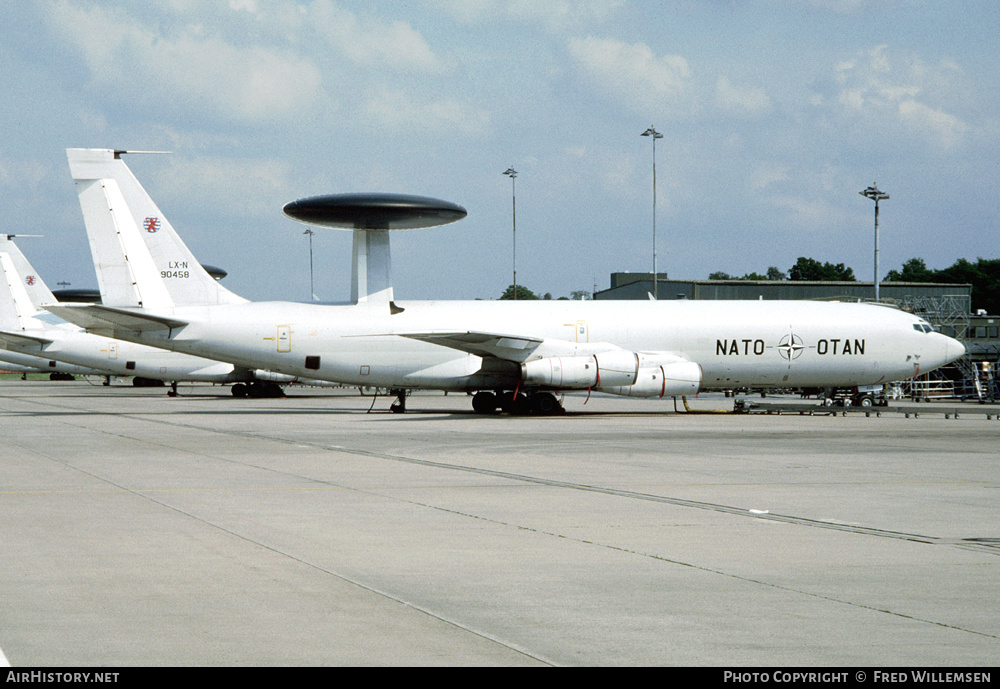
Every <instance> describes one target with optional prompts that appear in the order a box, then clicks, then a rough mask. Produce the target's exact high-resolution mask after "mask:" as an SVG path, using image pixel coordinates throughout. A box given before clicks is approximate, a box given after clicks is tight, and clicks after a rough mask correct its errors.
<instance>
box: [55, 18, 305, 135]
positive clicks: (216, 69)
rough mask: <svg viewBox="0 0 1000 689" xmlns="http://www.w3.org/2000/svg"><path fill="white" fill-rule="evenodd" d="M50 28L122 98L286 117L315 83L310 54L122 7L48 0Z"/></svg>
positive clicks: (233, 113) (237, 115)
mask: <svg viewBox="0 0 1000 689" xmlns="http://www.w3.org/2000/svg"><path fill="white" fill-rule="evenodd" d="M50 19H51V22H52V24H53V25H54V26H55V28H56V29H57V30H58V31H59V32H60V33H61V34H62V35H63V36H64V37H65V38H66V39H68V40H69V41H70V42H72V43H73V44H75V45H76V46H77V47H78V48H79V49H80V51H81V52H82V54H83V58H84V60H85V62H86V64H87V67H88V68H89V69H90V71H91V74H92V75H93V79H94V82H95V83H98V84H101V85H104V86H108V87H111V88H112V90H113V92H114V93H116V94H123V96H124V97H125V98H129V97H131V98H135V99H142V98H148V99H150V100H151V101H152V102H151V104H150V107H163V106H164V105H165V104H168V103H178V104H182V105H183V106H184V107H187V108H190V107H195V108H204V109H208V110H212V111H215V112H216V113H223V114H225V115H226V116H228V117H234V118H236V119H246V120H261V119H266V118H273V117H290V116H293V115H294V114H295V113H296V112H298V111H300V109H301V108H302V106H303V104H309V103H312V102H313V101H315V100H316V98H317V97H318V95H319V93H320V90H321V88H320V87H321V78H320V73H319V70H318V69H317V68H316V66H315V65H314V64H312V63H311V62H310V61H308V60H306V59H303V58H300V57H298V56H296V55H293V54H290V53H287V52H282V51H278V50H275V49H272V48H267V47H261V46H251V47H239V46H236V45H233V44H231V43H229V42H227V41H225V40H223V39H222V38H219V37H216V36H212V35H208V34H207V32H206V31H205V29H204V27H203V26H202V25H197V24H192V25H188V26H186V27H184V28H183V29H179V30H175V31H173V32H172V33H169V34H164V33H158V32H157V31H155V30H154V29H151V28H148V27H146V26H144V25H142V24H140V23H138V22H136V21H134V20H132V19H131V18H130V17H129V16H128V15H126V14H124V13H120V12H114V11H111V10H105V9H104V8H103V7H101V6H90V5H79V4H77V3H74V2H71V1H69V0H64V1H62V2H57V3H54V4H53V5H52V7H51V12H50Z"/></svg>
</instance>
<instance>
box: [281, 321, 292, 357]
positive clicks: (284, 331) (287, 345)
mask: <svg viewBox="0 0 1000 689" xmlns="http://www.w3.org/2000/svg"><path fill="white" fill-rule="evenodd" d="M278 351H279V352H290V351H292V327H291V326H290V325H279V326H278Z"/></svg>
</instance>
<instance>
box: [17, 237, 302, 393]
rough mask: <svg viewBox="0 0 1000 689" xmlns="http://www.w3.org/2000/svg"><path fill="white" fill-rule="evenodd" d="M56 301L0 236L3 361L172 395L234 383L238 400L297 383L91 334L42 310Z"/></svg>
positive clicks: (21, 256)
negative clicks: (114, 379)
mask: <svg viewBox="0 0 1000 689" xmlns="http://www.w3.org/2000/svg"><path fill="white" fill-rule="evenodd" d="M54 302H55V298H54V297H53V295H52V292H50V291H49V288H48V286H47V285H46V284H45V282H44V280H42V278H41V277H40V276H39V275H38V273H37V272H36V271H35V270H34V268H32V266H31V264H30V263H29V262H28V259H27V258H26V257H25V256H24V254H23V253H22V252H21V250H20V249H19V248H18V246H17V245H16V244H15V243H14V241H13V235H6V234H3V235H0V349H3V350H6V351H3V352H0V358H2V359H8V358H12V357H20V358H18V362H24V361H30V360H31V359H32V358H35V357H37V360H38V361H39V364H40V366H42V367H44V366H45V365H46V364H48V369H49V370H57V371H59V372H64V373H78V374H81V373H82V374H84V375H103V376H132V377H133V383H134V384H135V385H140V386H141V385H149V384H152V383H153V382H155V383H156V384H162V382H170V383H171V391H170V394H171V395H175V394H176V393H177V383H178V381H200V382H211V383H220V384H226V383H233V384H234V388H235V394H237V395H238V394H240V392H241V390H249V389H250V386H255V385H256V386H259V387H264V388H266V389H267V390H270V391H271V394H276V393H275V392H274V391H273V388H271V387H269V386H272V385H274V383H273V382H271V381H272V380H274V379H275V378H277V379H279V380H281V381H282V382H289V381H290V380H291V377H290V376H279V377H275V376H273V375H272V374H271V373H270V372H266V371H258V372H254V371H250V370H248V369H239V368H237V367H235V366H233V364H230V363H227V362H221V361H212V360H210V359H205V358H203V357H198V356H192V355H191V354H185V353H183V352H174V351H169V350H164V349H158V348H155V347H150V346H148V345H144V344H136V343H133V342H129V341H125V340H118V339H114V338H111V337H101V336H99V335H95V334H91V333H88V332H85V331H84V330H82V329H81V328H80V327H78V326H75V325H73V324H71V323H67V322H66V321H64V320H63V319H61V318H59V317H58V316H56V315H54V314H51V313H48V312H46V311H45V310H43V309H41V308H40V305H41V304H52V303H54ZM25 357H28V358H25ZM55 362H58V363H59V364H60V365H56V364H55ZM161 381H162V382H161ZM262 381H265V382H262ZM235 386H242V388H237V387H235Z"/></svg>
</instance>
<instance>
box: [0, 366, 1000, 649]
mask: <svg viewBox="0 0 1000 689" xmlns="http://www.w3.org/2000/svg"><path fill="white" fill-rule="evenodd" d="M180 393H181V394H180V396H178V397H176V398H169V397H168V396H167V395H166V391H165V390H163V389H135V388H132V387H129V386H126V385H122V384H119V385H115V386H111V387H101V386H93V385H90V384H88V383H87V382H71V383H52V382H30V381H29V382H21V381H10V380H6V381H2V382H0V600H2V603H0V659H2V658H3V656H6V658H7V659H8V661H9V662H10V664H11V665H12V666H14V667H17V666H112V667H114V666H133V665H142V666H146V665H165V666H192V665H198V666H202V665H220V666H265V665H278V666H288V665H477V666H483V665H497V666H506V665H695V666H740V667H742V666H855V665H862V666H883V667H886V666H893V667H895V666H977V667H989V666H993V665H995V664H996V660H997V658H998V657H1000V596H998V594H997V582H998V581H1000V510H998V509H997V498H998V488H1000V456H998V455H1000V453H998V450H997V448H998V447H1000V422H998V421H997V420H996V419H997V417H996V415H995V412H996V410H995V409H994V415H993V416H992V419H991V420H987V417H986V416H985V415H984V414H982V413H980V412H982V411H983V410H984V409H985V408H983V407H980V406H979V405H975V404H970V403H966V404H965V405H964V406H962V409H963V413H962V414H961V415H960V417H959V418H957V419H956V418H954V416H951V417H949V418H945V416H944V414H942V413H935V412H934V410H935V405H933V404H931V405H928V404H923V405H920V407H919V408H920V410H921V412H922V413H921V414H920V416H919V418H913V417H911V418H905V417H904V416H903V415H902V414H883V415H882V416H881V417H875V416H874V415H872V416H871V417H865V416H864V415H863V414H852V415H848V416H806V415H781V416H778V415H768V416H764V415H760V416H757V415H734V414H715V413H705V414H690V413H684V410H683V407H681V408H680V413H676V412H675V411H674V404H673V403H672V402H669V401H667V402H664V401H646V400H628V399H617V398H609V397H597V396H595V397H593V398H591V399H589V400H586V398H585V397H582V396H579V397H577V396H574V397H568V398H567V400H566V408H567V411H568V413H567V414H566V415H564V416H559V417H545V418H534V417H507V416H490V417H483V416H477V415H475V414H473V413H472V411H471V404H470V398H468V397H466V396H464V395H448V396H443V395H416V396H413V397H411V398H410V400H409V405H408V406H409V411H408V412H407V413H406V414H405V415H396V414H391V413H389V412H388V409H389V404H390V403H391V401H392V398H381V399H377V400H375V404H374V407H373V409H372V411H371V413H367V412H368V409H369V406H370V405H371V403H372V400H371V398H363V397H359V396H358V395H357V394H355V393H353V392H350V391H341V392H338V391H329V390H320V389H296V390H291V391H290V393H289V397H288V398H285V399H233V398H232V397H230V396H229V393H228V390H227V389H226V388H220V387H212V386H184V385H182V386H181V388H180ZM768 401H774V400H773V399H769V400H768ZM585 402H586V403H585ZM956 404H957V403H954V402H952V403H949V408H953V407H955V406H956ZM732 406H733V401H732V400H731V399H725V398H723V397H722V396H721V395H717V396H712V395H708V396H702V397H701V398H699V399H698V400H695V401H692V402H691V407H692V409H694V410H696V411H697V410H701V411H712V410H715V409H723V410H724V409H732ZM965 410H968V412H969V413H964V411H965Z"/></svg>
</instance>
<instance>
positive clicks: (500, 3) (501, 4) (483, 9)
mask: <svg viewBox="0 0 1000 689" xmlns="http://www.w3.org/2000/svg"><path fill="white" fill-rule="evenodd" d="M424 4H425V5H429V6H431V7H434V8H436V9H439V10H442V11H445V12H447V13H449V14H450V15H451V16H452V17H454V18H455V19H457V20H458V21H460V22H463V23H465V24H481V23H484V22H495V21H498V20H504V19H507V20H512V21H517V22H520V23H524V24H532V25H537V26H541V27H542V28H544V29H546V30H548V31H553V32H560V33H565V32H567V31H575V30H579V29H580V28H582V27H585V26H588V25H591V24H594V23H600V22H602V21H604V20H605V19H606V18H607V17H609V16H610V15H612V14H613V13H614V12H616V11H617V10H618V9H619V8H620V7H622V6H623V5H624V2H623V0H545V1H544V2H539V1H538V0H424Z"/></svg>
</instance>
